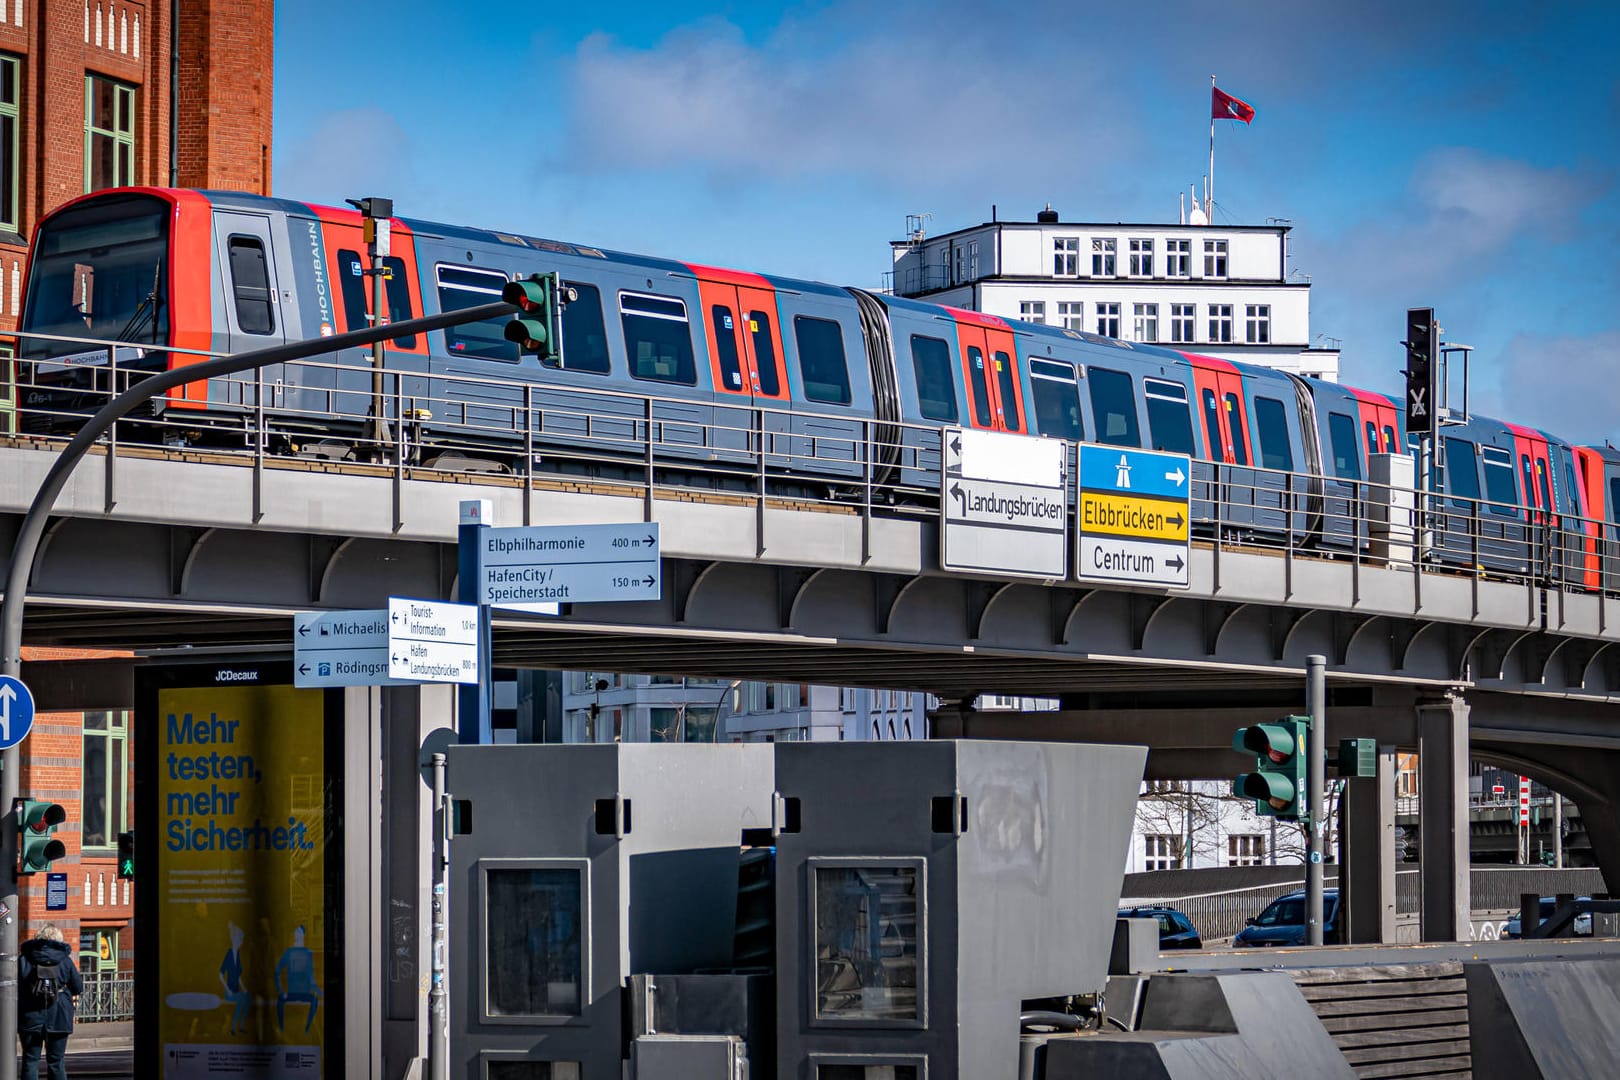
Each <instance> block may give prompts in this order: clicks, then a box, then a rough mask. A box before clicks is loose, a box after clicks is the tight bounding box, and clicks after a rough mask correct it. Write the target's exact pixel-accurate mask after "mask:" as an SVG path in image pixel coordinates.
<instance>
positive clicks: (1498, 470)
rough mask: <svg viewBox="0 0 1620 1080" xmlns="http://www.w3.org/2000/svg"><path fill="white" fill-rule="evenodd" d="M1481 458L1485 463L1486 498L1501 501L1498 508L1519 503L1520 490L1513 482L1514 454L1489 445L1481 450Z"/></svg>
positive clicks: (1495, 501) (1496, 501) (1494, 501)
mask: <svg viewBox="0 0 1620 1080" xmlns="http://www.w3.org/2000/svg"><path fill="white" fill-rule="evenodd" d="M1480 460H1481V461H1482V462H1483V463H1484V465H1485V498H1486V499H1488V500H1489V501H1491V502H1493V503H1499V504H1500V506H1499V507H1498V509H1505V508H1506V507H1509V506H1515V505H1517V504H1518V502H1519V492H1518V489H1517V488H1516V487H1514V484H1513V455H1512V454H1510V453H1508V452H1507V451H1506V450H1502V449H1500V448H1498V447H1495V446H1487V447H1483V448H1482V449H1481V450H1480Z"/></svg>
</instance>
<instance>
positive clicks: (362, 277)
mask: <svg viewBox="0 0 1620 1080" xmlns="http://www.w3.org/2000/svg"><path fill="white" fill-rule="evenodd" d="M383 266H385V267H387V268H388V273H389V275H390V276H389V278H388V283H387V285H386V286H385V292H386V293H387V296H388V321H389V322H401V321H403V320H405V319H409V318H411V317H412V315H411V290H410V285H409V283H408V282H407V281H406V280H405V260H404V259H399V258H388V259H384V260H383ZM365 269H366V267H365V263H364V262H362V261H361V259H360V253H359V252H358V251H349V250H346V249H345V250H343V251H339V252H338V280H339V281H340V282H342V284H341V285H340V286H339V287H340V288H341V289H342V290H343V314H344V316H345V318H346V320H347V323H348V329H350V330H364V329H366V328H367V327H369V326H370V325H371V320H370V319H369V318H368V317H367V315H368V313H369V312H370V311H371V301H370V297H369V293H368V289H369V288H370V284H371V283H370V282H369V281H367V280H366V274H365ZM393 343H394V344H395V345H398V346H399V347H400V348H402V349H414V348H416V335H414V334H412V335H410V336H408V337H402V338H395V339H394V342H393Z"/></svg>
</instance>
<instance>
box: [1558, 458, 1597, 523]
mask: <svg viewBox="0 0 1620 1080" xmlns="http://www.w3.org/2000/svg"><path fill="white" fill-rule="evenodd" d="M1564 486H1565V487H1566V488H1568V489H1569V508H1568V509H1569V512H1570V513H1572V514H1577V515H1579V516H1581V517H1591V516H1592V515H1591V514H1590V513H1588V512H1587V510H1586V508H1585V507H1584V506H1582V505H1581V503H1582V502H1584V501H1585V498H1586V492H1584V491H1582V490H1581V488H1580V485H1578V484H1577V483H1576V482H1575V466H1574V464H1572V463H1571V462H1568V461H1566V462H1564Z"/></svg>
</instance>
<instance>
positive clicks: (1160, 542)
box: [1075, 445, 1192, 588]
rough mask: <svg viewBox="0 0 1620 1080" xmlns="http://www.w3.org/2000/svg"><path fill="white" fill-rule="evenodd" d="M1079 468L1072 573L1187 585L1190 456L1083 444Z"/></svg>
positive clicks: (1139, 582)
mask: <svg viewBox="0 0 1620 1080" xmlns="http://www.w3.org/2000/svg"><path fill="white" fill-rule="evenodd" d="M1078 472H1079V479H1078V484H1077V488H1078V490H1077V492H1076V496H1075V505H1076V507H1077V510H1076V521H1075V526H1076V527H1075V577H1077V578H1079V579H1080V580H1082V581H1085V580H1101V581H1113V582H1119V583H1123V584H1127V585H1160V586H1171V587H1177V588H1186V586H1187V584H1188V563H1189V562H1190V561H1191V552H1192V542H1191V522H1192V499H1191V486H1190V481H1191V479H1192V476H1191V474H1192V460H1191V459H1190V458H1188V457H1187V456H1186V455H1185V454H1167V453H1163V452H1161V451H1157V450H1132V449H1123V448H1121V447H1118V446H1090V445H1082V446H1081V447H1080V467H1079V470H1078Z"/></svg>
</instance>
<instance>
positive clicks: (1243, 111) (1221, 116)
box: [1209, 86, 1254, 124]
mask: <svg viewBox="0 0 1620 1080" xmlns="http://www.w3.org/2000/svg"><path fill="white" fill-rule="evenodd" d="M1209 89H1210V93H1211V95H1212V96H1213V99H1214V100H1213V101H1212V102H1211V103H1210V108H1209V116H1210V119H1211V120H1241V121H1243V122H1244V123H1245V124H1247V123H1248V122H1249V121H1251V120H1253V119H1254V106H1253V105H1250V104H1249V103H1248V102H1246V101H1241V100H1239V99H1238V98H1235V97H1233V96H1232V95H1231V94H1228V93H1227V92H1226V91H1225V90H1222V89H1221V88H1220V87H1218V86H1212V87H1210V88H1209Z"/></svg>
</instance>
